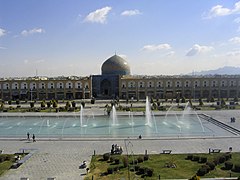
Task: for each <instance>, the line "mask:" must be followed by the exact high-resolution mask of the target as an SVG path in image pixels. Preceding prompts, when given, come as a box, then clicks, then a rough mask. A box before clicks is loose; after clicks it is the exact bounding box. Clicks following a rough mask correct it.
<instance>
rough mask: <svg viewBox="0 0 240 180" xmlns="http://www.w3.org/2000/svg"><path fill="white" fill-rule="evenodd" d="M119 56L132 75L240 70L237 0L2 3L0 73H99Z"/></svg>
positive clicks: (13, 0)
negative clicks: (106, 62)
mask: <svg viewBox="0 0 240 180" xmlns="http://www.w3.org/2000/svg"><path fill="white" fill-rule="evenodd" d="M115 53H116V54H117V55H119V56H121V57H123V58H124V59H126V60H127V61H128V63H129V64H130V67H131V74H133V75H179V74H187V73H193V72H196V71H204V70H211V69H217V68H220V67H223V66H235V67H240V1H235V0H211V1H209V0H201V1H196V0H167V1H166V0H151V1H149V0H138V1H132V0H122V1H117V0H101V1H99V0H91V1H90V0H41V1H39V0H24V1H22V0H11V1H8V0H0V77H29V76H35V75H38V76H49V77H52V76H71V75H73V76H89V75H93V74H96V75H97V74H101V65H102V63H103V62H104V61H105V60H106V59H107V58H109V57H111V56H112V55H114V54H115Z"/></svg>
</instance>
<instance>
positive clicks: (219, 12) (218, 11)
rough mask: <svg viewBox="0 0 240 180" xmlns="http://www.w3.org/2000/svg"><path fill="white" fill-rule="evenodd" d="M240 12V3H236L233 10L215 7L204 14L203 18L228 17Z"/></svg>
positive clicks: (220, 6) (219, 6)
mask: <svg viewBox="0 0 240 180" xmlns="http://www.w3.org/2000/svg"><path fill="white" fill-rule="evenodd" d="M239 12H240V1H239V2H236V3H235V5H234V7H233V8H226V7H223V6H222V5H216V6H213V7H212V8H211V9H210V10H209V12H207V13H206V12H205V13H204V14H203V18H207V19H210V18H214V17H218V16H227V15H230V14H237V13H239Z"/></svg>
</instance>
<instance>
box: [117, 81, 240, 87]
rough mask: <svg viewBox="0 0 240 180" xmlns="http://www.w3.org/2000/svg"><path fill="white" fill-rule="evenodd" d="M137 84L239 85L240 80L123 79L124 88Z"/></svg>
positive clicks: (173, 85)
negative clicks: (155, 80)
mask: <svg viewBox="0 0 240 180" xmlns="http://www.w3.org/2000/svg"><path fill="white" fill-rule="evenodd" d="M136 85H137V87H139V88H144V87H148V88H151V87H164V85H165V87H192V86H193V87H209V86H211V87H218V86H219V87H229V86H230V87H234V86H237V85H239V86H240V81H239V83H238V84H237V81H236V80H230V81H227V80H221V81H217V80H212V81H210V80H203V81H200V80H195V81H190V80H185V81H171V80H167V81H165V83H164V81H157V82H154V81H151V80H150V81H146V82H145V81H136V80H131V81H128V82H126V81H123V82H122V88H126V87H128V88H135V87H136Z"/></svg>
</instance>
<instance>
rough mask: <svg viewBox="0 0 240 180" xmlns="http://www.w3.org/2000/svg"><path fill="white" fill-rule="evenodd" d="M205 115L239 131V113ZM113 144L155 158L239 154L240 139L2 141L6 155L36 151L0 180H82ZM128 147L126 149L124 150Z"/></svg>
mask: <svg viewBox="0 0 240 180" xmlns="http://www.w3.org/2000/svg"><path fill="white" fill-rule="evenodd" d="M205 113H206V114H208V115H210V116H212V117H214V118H216V119H218V120H221V121H223V122H225V123H228V124H229V125H232V126H234V127H236V128H239V127H240V119H239V118H240V116H239V113H240V112H238V111H234V110H233V111H232V110H231V111H208V112H205ZM233 116H234V117H236V122H235V123H230V118H231V117H233ZM112 144H118V145H120V146H122V147H123V149H124V152H125V153H126V147H127V149H128V151H129V152H133V153H134V154H140V153H141V154H143V153H144V152H145V150H147V151H148V153H151V154H155V153H160V152H162V150H163V149H171V150H172V153H186V152H188V153H206V152H208V149H209V148H220V149H222V151H228V149H229V147H232V148H233V151H234V152H240V137H238V136H235V137H216V138H207V139H206V138H199V139H198V138H164V139H144V137H143V139H141V140H138V139H127V140H124V139H117V140H107V139H98V140H87V139H69V140H68V141H59V140H56V141H53V140H52V141H46V140H44V139H41V140H39V141H37V142H35V143H33V142H28V141H26V140H11V139H9V140H0V149H3V150H4V153H16V152H19V149H21V148H24V149H36V150H37V151H36V152H35V153H34V155H33V156H32V157H31V158H30V159H29V160H27V161H26V162H25V163H24V164H23V165H21V166H20V167H19V168H18V169H11V170H10V171H8V172H7V173H6V174H5V175H4V176H2V177H0V180H18V179H20V178H21V177H28V178H29V179H30V180H43V179H45V180H46V179H47V178H50V177H55V178H56V180H66V179H67V180H75V179H76V180H77V179H83V178H84V174H85V173H86V172H85V170H82V169H79V165H80V164H81V162H82V161H83V160H86V161H87V162H88V163H90V160H91V156H92V155H93V153H94V150H95V152H96V154H103V153H105V152H108V151H109V150H110V149H111V145H112ZM125 144H126V146H125Z"/></svg>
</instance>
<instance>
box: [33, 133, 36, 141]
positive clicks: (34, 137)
mask: <svg viewBox="0 0 240 180" xmlns="http://www.w3.org/2000/svg"><path fill="white" fill-rule="evenodd" d="M32 139H33V142H36V139H35V135H34V134H33V136H32Z"/></svg>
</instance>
